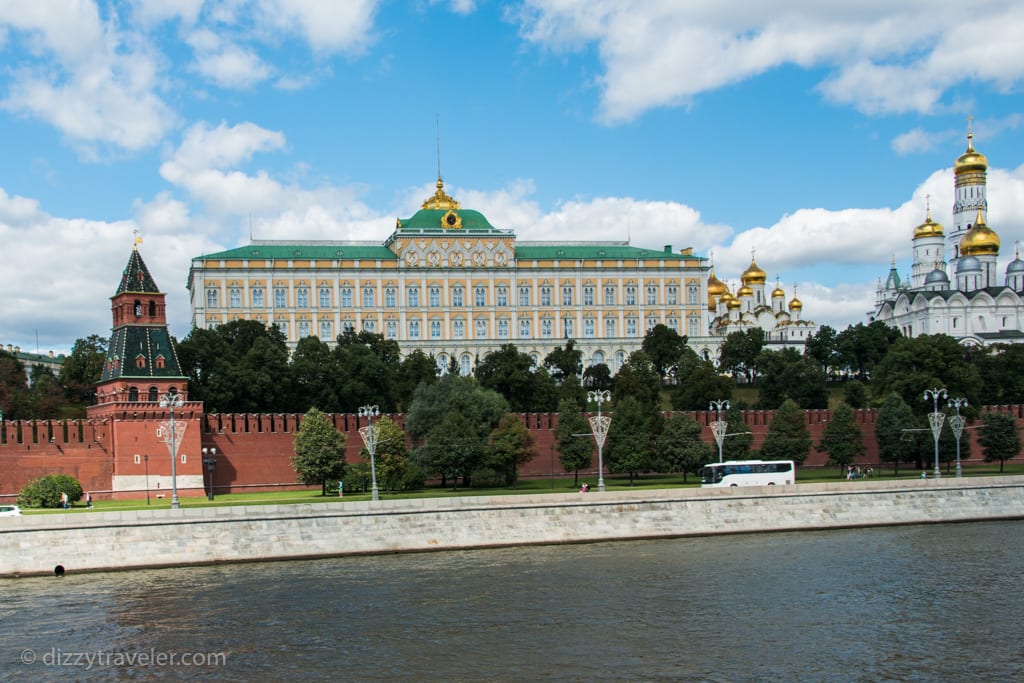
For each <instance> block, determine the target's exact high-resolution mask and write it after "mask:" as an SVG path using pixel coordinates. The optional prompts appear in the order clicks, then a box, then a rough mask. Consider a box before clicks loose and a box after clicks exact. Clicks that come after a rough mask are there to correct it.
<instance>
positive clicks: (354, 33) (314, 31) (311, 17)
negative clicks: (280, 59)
mask: <svg viewBox="0 0 1024 683" xmlns="http://www.w3.org/2000/svg"><path fill="white" fill-rule="evenodd" d="M377 4H378V2H377V0H345V2H322V1H321V0H257V2H256V5H257V12H256V16H257V18H258V20H259V22H260V26H259V28H260V29H261V30H263V31H265V32H267V33H268V34H272V33H278V32H280V31H282V30H285V31H289V32H292V33H295V34H296V35H299V36H301V37H302V38H303V39H304V40H305V41H306V42H307V43H309V45H310V47H312V48H313V50H314V51H317V52H327V53H332V52H343V53H348V54H360V53H362V52H363V51H364V50H365V49H366V48H367V47H368V46H369V45H371V44H372V43H373V42H374V40H375V39H376V36H375V34H374V32H373V15H374V13H375V12H376V9H377Z"/></svg>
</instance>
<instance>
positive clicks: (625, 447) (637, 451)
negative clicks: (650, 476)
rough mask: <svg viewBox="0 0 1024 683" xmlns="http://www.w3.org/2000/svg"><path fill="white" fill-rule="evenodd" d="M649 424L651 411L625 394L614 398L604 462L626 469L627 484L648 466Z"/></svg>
mask: <svg viewBox="0 0 1024 683" xmlns="http://www.w3.org/2000/svg"><path fill="white" fill-rule="evenodd" d="M638 353H642V352H638ZM652 367H653V366H652ZM650 423H651V413H650V411H649V410H648V409H647V408H646V407H645V406H644V405H643V404H642V403H641V402H640V401H638V400H636V399H635V398H633V397H632V396H628V395H627V396H623V397H622V398H616V400H615V419H613V420H612V423H611V426H610V428H609V430H608V437H607V441H606V443H605V448H604V464H605V465H606V466H607V467H608V471H609V472H615V473H618V472H628V473H629V484H630V486H632V485H633V480H634V479H635V478H636V476H637V475H638V474H640V473H641V472H648V471H650V469H651V442H650V433H649V428H650Z"/></svg>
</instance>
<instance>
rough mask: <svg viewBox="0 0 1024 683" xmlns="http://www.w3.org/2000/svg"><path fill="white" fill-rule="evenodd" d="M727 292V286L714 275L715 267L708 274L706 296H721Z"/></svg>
mask: <svg viewBox="0 0 1024 683" xmlns="http://www.w3.org/2000/svg"><path fill="white" fill-rule="evenodd" d="M728 292H729V286H728V285H727V284H725V283H724V282H722V281H721V280H719V279H718V277H716V276H715V269H714V268H712V269H711V273H710V274H709V275H708V296H721V295H722V294H727V293H728Z"/></svg>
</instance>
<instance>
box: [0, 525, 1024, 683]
mask: <svg viewBox="0 0 1024 683" xmlns="http://www.w3.org/2000/svg"><path fill="white" fill-rule="evenodd" d="M1022 589H1024V522H992V523H973V524H945V525H930V526H910V527H893V528H875V529H856V530H840V531H828V532H803V533H775V534H757V535H737V536H718V537H706V538H687V539H675V540H658V541H634V542H622V543H600V544H592V545H563V546H547V547H526V548H522V547H520V548H509V549H497V550H474V551H463V552H439V553H430V554H415V555H384V556H373V557H349V558H336V559H329V560H305V561H294V562H267V563H252V564H233V565H222V566H208V567H190V568H178V569H160V570H139V571H131V572H119V573H95V574H67V575H65V576H64V577H62V578H57V577H32V578H21V579H6V580H0V596H2V604H0V680H3V681H8V680H11V681H14V680H39V681H44V680H46V681H57V680H60V681H76V680H83V681H84V680H90V681H107V680H110V681H122V680H123V681H150V680H185V679H193V678H201V679H202V680H210V681H321V680H323V681H326V680H330V681H379V680H395V681H595V680H596V681H619V680H629V681H729V682H732V681H872V682H874V681H1012V680H1018V681H1019V680H1024V645H1022V642H1024V641H1022V638H1021V630H1020V629H1021V625H1022V623H1024V590H1022Z"/></svg>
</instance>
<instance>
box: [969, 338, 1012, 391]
mask: <svg viewBox="0 0 1024 683" xmlns="http://www.w3.org/2000/svg"><path fill="white" fill-rule="evenodd" d="M974 361H975V364H976V365H977V367H978V372H979V374H980V375H981V381H982V386H984V387H985V397H986V399H987V401H986V402H987V403H988V404H989V405H1017V404H1020V403H1024V344H994V345H992V346H989V347H986V348H985V349H983V350H982V351H980V352H978V353H976V355H975V356H974Z"/></svg>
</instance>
